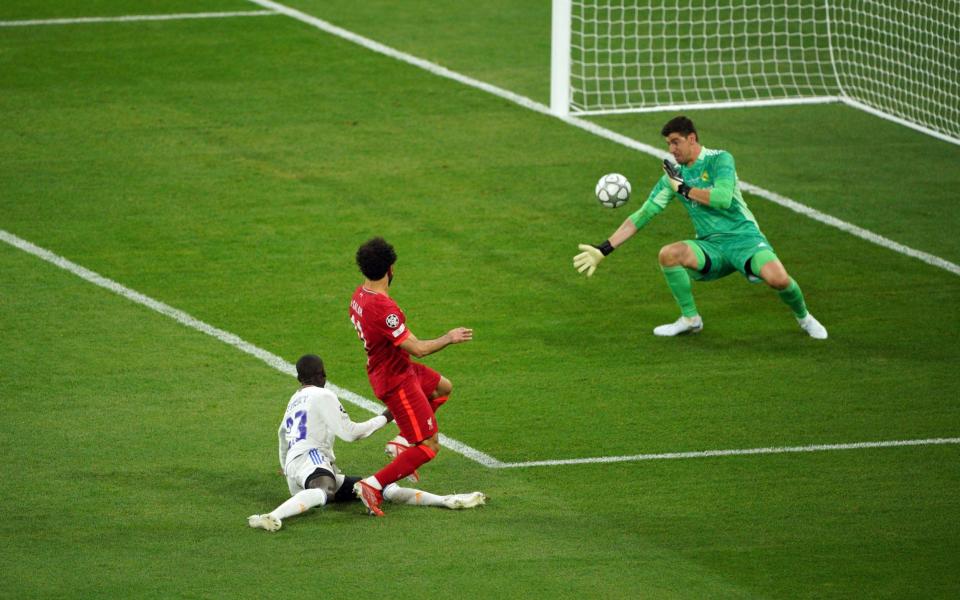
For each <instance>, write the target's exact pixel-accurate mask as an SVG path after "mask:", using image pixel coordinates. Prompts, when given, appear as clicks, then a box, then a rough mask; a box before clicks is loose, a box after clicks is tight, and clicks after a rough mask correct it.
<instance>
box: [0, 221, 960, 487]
mask: <svg viewBox="0 0 960 600" xmlns="http://www.w3.org/2000/svg"><path fill="white" fill-rule="evenodd" d="M0 240H2V241H4V242H6V243H7V244H9V245H11V246H13V247H14V248H17V249H19V250H22V251H24V252H26V253H28V254H32V255H33V256H36V257H37V258H40V259H42V260H45V261H47V262H48V263H50V264H53V265H55V266H57V267H60V268H61V269H64V270H65V271H69V272H70V273H73V274H74V275H76V276H78V277H80V278H81V279H84V280H85V281H88V282H90V283H92V284H94V285H97V286H99V287H102V288H104V289H106V290H109V291H111V292H113V293H115V294H118V295H120V296H123V297H124V298H126V299H128V300H131V301H133V302H136V303H137V304H140V305H142V306H145V307H147V308H149V309H150V310H153V311H155V312H158V313H160V314H162V315H164V316H167V317H170V318H171V319H173V320H175V321H177V322H178V323H180V324H182V325H185V326H187V327H189V328H191V329H194V330H196V331H199V332H201V333H205V334H207V335H209V336H211V337H214V338H216V339H217V340H220V341H221V342H223V343H224V344H227V345H229V346H233V347H234V348H237V349H238V350H240V351H242V352H246V353H247V354H249V355H251V356H253V357H255V358H258V359H260V360H261V361H263V362H264V363H266V364H267V365H269V366H271V367H273V368H274V369H276V370H277V371H280V372H281V373H284V374H286V375H290V376H291V377H296V367H294V366H293V365H292V364H290V363H288V362H287V361H285V360H283V359H282V358H280V357H279V356H277V355H276V354H273V353H271V352H268V351H266V350H264V349H263V348H259V347H257V346H254V345H253V344H251V343H250V342H247V341H245V340H243V339H241V338H240V337H239V336H237V335H235V334H232V333H230V332H228V331H224V330H222V329H218V328H217V327H214V326H213V325H210V324H208V323H205V322H203V321H201V320H199V319H196V318H194V317H192V316H190V315H189V314H187V313H185V312H183V311H182V310H178V309H176V308H173V307H172V306H170V305H168V304H164V303H163V302H160V301H158V300H154V299H153V298H150V297H149V296H145V295H143V294H141V293H140V292H137V291H134V290H131V289H130V288H128V287H126V286H124V285H121V284H119V283H117V282H116V281H113V280H112V279H107V278H106V277H104V276H102V275H100V274H98V273H95V272H94V271H91V270H89V269H87V268H85V267H81V266H80V265H78V264H76V263H74V262H72V261H70V260H68V259H66V258H64V257H62V256H60V255H58V254H54V253H53V252H51V251H49V250H46V249H44V248H41V247H40V246H37V245H35V244H32V243H30V242H28V241H27V240H24V239H23V238H20V237H18V236H16V235H14V234H12V233H9V232H8V231H5V230H3V229H0ZM327 388H329V389H330V390H331V391H332V392H334V393H335V394H337V396H339V397H340V398H341V399H343V400H344V401H346V402H349V403H351V404H353V405H355V406H358V407H360V408H362V409H364V410H367V411H370V412H372V413H380V412H381V411H382V410H383V406H382V405H380V404H378V403H376V402H374V401H372V400H369V399H368V398H365V397H363V396H361V395H359V394H357V393H354V392H351V391H350V390H348V389H345V388H341V387H339V386H337V385H334V384H333V383H330V382H327ZM440 438H441V443H442V444H443V445H444V446H445V447H446V448H449V449H450V450H452V451H454V452H457V453H458V454H462V455H463V456H465V457H467V458H469V459H470V460H472V461H474V462H476V463H479V464H481V465H483V466H485V467H488V468H491V469H518V468H529V467H553V466H562V465H580V464H592V463H613V462H636V461H647V460H671V459H679V458H709V457H717V456H744V455H754V454H784V453H788V452H823V451H827V450H862V449H867V448H890V447H898V446H931V445H940V444H960V438H932V439H924V440H899V441H888V442H857V443H851V444H819V445H812V446H792V447H771V448H747V449H739V450H705V451H699V452H670V453H666V454H635V455H631V456H601V457H595V458H570V459H560V460H535V461H526V462H512V463H505V462H502V461H499V460H497V459H496V458H494V457H492V456H490V455H489V454H486V453H485V452H481V451H479V450H477V449H476V448H472V447H470V446H468V445H467V444H464V443H463V442H460V441H457V440H455V439H453V438H450V437H447V436H445V435H442V434H441V436H440Z"/></svg>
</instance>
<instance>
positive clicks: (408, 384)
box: [380, 363, 440, 444]
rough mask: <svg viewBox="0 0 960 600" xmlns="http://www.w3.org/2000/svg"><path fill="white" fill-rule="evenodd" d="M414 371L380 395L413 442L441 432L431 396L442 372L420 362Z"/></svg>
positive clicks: (402, 432)
mask: <svg viewBox="0 0 960 600" xmlns="http://www.w3.org/2000/svg"><path fill="white" fill-rule="evenodd" d="M413 372H414V374H413V375H412V376H407V377H406V378H404V379H403V380H402V381H401V382H400V385H398V386H396V387H394V388H393V389H392V390H390V391H389V392H388V393H387V394H386V395H385V396H384V397H383V398H380V399H381V400H383V403H384V404H386V405H387V408H389V409H390V412H391V413H393V418H394V420H395V421H396V422H397V427H399V428H400V435H402V436H403V437H405V438H407V441H408V442H410V443H411V444H415V443H417V442H422V441H423V440H425V439H427V438H429V437H432V436H433V435H434V434H436V433H437V432H438V431H439V428H438V427H437V417H436V416H435V415H434V414H433V408H431V407H430V402H429V401H428V400H427V398H428V397H429V395H430V394H432V393H433V392H434V390H436V389H437V385H438V384H439V383H440V374H439V373H437V372H436V371H434V370H433V369H431V368H430V367H427V366H425V365H421V364H420V363H413Z"/></svg>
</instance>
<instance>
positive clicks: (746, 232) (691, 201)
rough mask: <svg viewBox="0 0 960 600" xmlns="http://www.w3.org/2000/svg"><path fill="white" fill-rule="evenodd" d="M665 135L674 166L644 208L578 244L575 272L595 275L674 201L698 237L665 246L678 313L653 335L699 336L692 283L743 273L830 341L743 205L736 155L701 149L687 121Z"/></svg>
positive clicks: (664, 262)
mask: <svg viewBox="0 0 960 600" xmlns="http://www.w3.org/2000/svg"><path fill="white" fill-rule="evenodd" d="M660 135H662V136H663V137H664V138H666V141H667V145H668V147H669V151H670V154H672V155H673V158H674V159H675V160H676V163H677V164H673V163H671V162H670V161H669V159H667V160H664V161H663V169H664V175H663V177H661V178H660V180H659V181H658V182H657V184H656V185H655V186H654V187H653V189H652V190H651V191H650V195H649V196H648V197H647V201H646V202H644V204H643V206H641V207H640V210H638V211H637V212H635V213H633V214H632V215H630V216H629V217H628V218H627V220H625V221H624V222H623V224H622V225H620V227H619V228H618V229H617V230H616V231H614V232H613V234H612V235H611V236H610V237H609V239H607V240H604V242H603V243H602V244H598V245H596V246H592V245H588V244H580V245H579V248H580V250H581V252H580V254H577V255H576V256H575V257H573V265H574V267H575V268H577V269H578V270H579V271H580V272H581V273H583V272H586V274H587V276H588V277H589V276H591V275H593V272H594V271H595V270H596V268H597V265H598V264H600V261H602V260H603V259H604V258H605V257H606V256H608V255H609V254H610V253H611V252H613V251H614V250H615V249H616V248H617V247H619V246H620V245H621V244H623V243H624V242H626V241H627V240H628V239H630V238H631V237H633V235H634V234H635V233H637V232H638V231H640V229H641V228H643V226H644V225H646V224H647V223H648V222H649V221H650V219H652V218H653V217H655V216H657V215H658V214H660V213H661V212H662V211H663V209H664V208H666V206H667V204H668V203H669V202H670V200H676V201H678V202H680V203H681V204H682V205H683V206H684V208H686V209H687V213H689V215H690V218H691V219H692V220H693V226H694V229H695V230H696V233H697V237H696V239H692V240H684V241H681V242H674V243H672V244H667V245H666V246H664V247H663V248H661V249H660V257H659V258H660V269H661V270H662V271H663V276H664V278H666V280H667V285H668V286H669V287H670V291H671V292H672V293H673V297H674V298H675V299H676V301H677V304H678V305H679V306H680V315H681V316H680V318H679V319H677V320H676V321H675V322H673V323H668V324H666V325H660V326H659V327H656V328H654V330H653V333H654V335H658V336H675V335H679V334H683V333H697V332H699V331H701V330H702V329H703V319H702V318H701V317H700V312H699V311H698V310H697V305H696V303H695V302H694V301H693V293H692V290H691V279H695V280H697V281H712V280H714V279H719V278H721V277H726V276H727V275H729V274H731V273H733V272H734V271H739V272H740V273H742V274H743V275H744V276H745V277H746V278H747V280H748V281H750V282H760V281H763V282H765V283H766V284H767V285H769V286H770V287H772V288H773V289H775V290H776V291H777V295H779V296H780V299H781V300H782V301H783V302H784V304H786V305H787V306H789V307H790V310H791V311H792V312H793V315H794V316H795V317H796V319H797V322H798V323H799V324H800V328H801V329H803V330H804V331H805V332H807V333H808V334H809V335H810V337H812V338H815V339H818V340H822V339H826V338H827V330H826V328H824V326H823V325H821V324H820V323H819V322H818V321H817V320H816V319H815V318H814V317H813V315H811V314H810V312H809V311H808V310H807V305H806V303H805V302H804V299H803V292H801V291H800V286H799V285H797V282H796V281H794V280H793V278H792V277H790V275H789V274H787V271H786V269H784V267H783V264H782V263H781V262H780V260H779V259H778V258H777V255H776V254H775V253H774V251H773V248H772V247H771V246H770V242H768V241H767V238H766V237H764V235H763V233H761V232H760V228H759V227H758V226H757V221H756V219H755V218H754V217H753V214H752V213H751V212H750V209H749V208H747V204H746V203H745V202H744V201H743V196H742V195H741V193H740V186H739V184H738V183H737V171H736V168H735V167H734V162H733V156H731V155H730V153H729V152H726V151H724V150H710V149H708V148H705V147H703V146H701V145H700V138H699V135H698V134H697V130H696V128H695V127H694V125H693V121H691V120H690V119H688V118H687V117H683V116H680V117H676V118H674V119H671V120H670V121H669V122H667V124H666V125H664V126H663V129H661V131H660Z"/></svg>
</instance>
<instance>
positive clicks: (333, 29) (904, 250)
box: [249, 0, 960, 275]
mask: <svg viewBox="0 0 960 600" xmlns="http://www.w3.org/2000/svg"><path fill="white" fill-rule="evenodd" d="M249 2H252V3H253V4H256V5H258V6H262V7H264V8H268V9H270V10H273V11H276V12H278V13H280V14H283V15H286V16H288V17H291V18H293V19H296V20H298V21H300V22H302V23H306V24H307V25H310V26H311V27H316V28H317V29H320V30H321V31H325V32H326V33H329V34H331V35H335V36H337V37H340V38H343V39H345V40H348V41H350V42H353V43H355V44H358V45H360V46H363V47H364V48H366V49H368V50H372V51H374V52H378V53H380V54H383V55H385V56H389V57H390V58H394V59H396V60H399V61H402V62H405V63H408V64H411V65H413V66H415V67H419V68H421V69H424V70H426V71H428V72H430V73H433V74H434V75H439V76H440V77H445V78H447V79H452V80H453V81H456V82H459V83H462V84H464V85H467V86H470V87H473V88H476V89H479V90H483V91H484V92H487V93H490V94H493V95H494V96H497V97H500V98H503V99H504V100H509V101H510V102H513V103H515V104H518V105H520V106H522V107H524V108H527V109H530V110H532V111H534V112H538V113H540V114H543V115H547V116H550V117H553V118H556V119H560V120H561V121H563V122H565V123H568V124H570V125H573V126H574V127H578V128H580V129H583V130H585V131H588V132H590V133H592V134H594V135H597V136H599V137H602V138H604V139H607V140H610V141H612V142H615V143H617V144H620V145H622V146H626V147H627V148H631V149H633V150H638V151H640V152H643V153H645V154H649V155H651V156H655V157H657V158H658V159H663V158H666V157H667V153H666V152H665V151H663V150H660V149H659V148H654V147H653V146H650V145H648V144H644V143H642V142H639V141H637V140H634V139H632V138H629V137H627V136H625V135H621V134H619V133H617V132H615V131H611V130H609V129H606V128H604V127H601V126H599V125H597V124H595V123H591V122H590V121H585V120H583V119H579V118H577V117H572V116H567V117H558V116H556V115H554V114H553V113H552V112H550V107H549V106H547V105H545V104H541V103H539V102H536V101H534V100H531V99H530V98H527V97H525V96H521V95H519V94H516V93H514V92H511V91H509V90H505V89H503V88H499V87H497V86H494V85H491V84H489V83H485V82H483V81H480V80H478V79H474V78H472V77H468V76H466V75H463V74H461V73H457V72H455V71H451V70H450V69H448V68H446V67H443V66H441V65H438V64H436V63H432V62H430V61H427V60H424V59H422V58H417V57H416V56H413V55H411V54H407V53H406V52H401V51H399V50H396V49H394V48H391V47H390V46H386V45H384V44H381V43H380V42H376V41H374V40H371V39H369V38H366V37H363V36H361V35H358V34H356V33H353V32H352V31H348V30H346V29H343V28H342V27H337V26H336V25H334V24H332V23H329V22H327V21H324V20H323V19H318V18H317V17H314V16H312V15H308V14H306V13H304V12H301V11H299V10H297V9H294V8H290V7H289V6H285V5H283V4H279V3H277V2H273V1H272V0H249ZM740 187H741V189H743V191H745V192H748V193H750V194H753V195H755V196H759V197H761V198H763V199H765V200H769V201H770V202H773V203H774V204H778V205H780V206H782V207H784V208H787V209H789V210H792V211H794V212H796V213H799V214H801V215H803V216H805V217H809V218H811V219H813V220H815V221H819V222H820V223H823V224H825V225H829V226H831V227H835V228H837V229H840V230H841V231H844V232H846V233H849V234H851V235H854V236H856V237H859V238H861V239H864V240H866V241H868V242H870V243H872V244H876V245H878V246H881V247H883V248H887V249H888V250H893V251H894V252H898V253H900V254H904V255H906V256H910V257H912V258H916V259H917V260H921V261H923V262H925V263H927V264H929V265H933V266H935V267H939V268H941V269H944V270H946V271H949V272H950V273H953V274H954V275H960V265H957V264H956V263H953V262H950V261H948V260H946V259H943V258H940V257H939V256H934V255H933V254H929V253H927V252H923V251H922V250H916V249H914V248H910V247H909V246H905V245H903V244H901V243H899V242H895V241H893V240H891V239H888V238H885V237H883V236H882V235H879V234H877V233H873V232H872V231H868V230H866V229H864V228H862V227H858V226H857V225H853V224H852V223H847V222H846V221H842V220H840V219H838V218H836V217H832V216H830V215H828V214H826V213H822V212H820V211H818V210H817V209H815V208H811V207H809V206H806V205H805V204H801V203H800V202H797V201H796V200H791V199H790V198H787V197H786V196H781V195H780V194H777V193H776V192H771V191H769V190H766V189H764V188H761V187H760V186H756V185H753V184H751V183H747V182H746V181H743V180H741V181H740Z"/></svg>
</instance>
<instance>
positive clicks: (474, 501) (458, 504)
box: [443, 492, 487, 510]
mask: <svg viewBox="0 0 960 600" xmlns="http://www.w3.org/2000/svg"><path fill="white" fill-rule="evenodd" d="M486 503H487V497H486V496H485V495H484V494H483V492H470V493H469V494H451V495H449V496H446V497H444V499H443V505H444V506H446V507H447V508H449V509H452V510H457V509H460V508H475V507H477V506H483V505H484V504H486Z"/></svg>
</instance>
